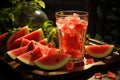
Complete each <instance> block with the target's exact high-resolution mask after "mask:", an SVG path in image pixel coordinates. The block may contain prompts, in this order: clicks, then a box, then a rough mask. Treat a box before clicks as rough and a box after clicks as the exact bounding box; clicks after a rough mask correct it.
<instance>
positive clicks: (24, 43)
mask: <svg viewBox="0 0 120 80" xmlns="http://www.w3.org/2000/svg"><path fill="white" fill-rule="evenodd" d="M29 43H30V40H28V39H24V38H23V39H22V41H21V44H20V47H23V46H26V45H27V44H29Z"/></svg>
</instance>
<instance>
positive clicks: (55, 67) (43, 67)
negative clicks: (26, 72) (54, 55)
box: [34, 55, 71, 70]
mask: <svg viewBox="0 0 120 80" xmlns="http://www.w3.org/2000/svg"><path fill="white" fill-rule="evenodd" d="M70 58H71V56H70V55H68V56H67V57H66V58H65V59H64V60H63V61H61V62H60V63H59V64H56V65H53V66H49V65H43V64H40V63H39V59H37V60H36V61H34V64H35V65H36V66H37V67H39V68H41V69H44V70H56V69H59V68H61V67H63V66H64V65H65V64H66V63H67V62H69V60H70Z"/></svg>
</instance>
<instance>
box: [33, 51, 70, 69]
mask: <svg viewBox="0 0 120 80" xmlns="http://www.w3.org/2000/svg"><path fill="white" fill-rule="evenodd" d="M70 58H71V56H70V55H69V54H59V53H58V54H51V55H48V56H44V57H41V58H39V59H37V60H35V61H34V63H35V65H36V66H38V67H39V68H41V69H44V70H56V69H59V68H61V67H63V66H65V64H66V63H67V62H68V61H69V60H70Z"/></svg>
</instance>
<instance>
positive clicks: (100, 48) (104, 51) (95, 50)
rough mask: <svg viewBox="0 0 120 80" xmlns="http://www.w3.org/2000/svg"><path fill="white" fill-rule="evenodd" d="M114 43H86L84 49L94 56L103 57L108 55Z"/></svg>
mask: <svg viewBox="0 0 120 80" xmlns="http://www.w3.org/2000/svg"><path fill="white" fill-rule="evenodd" d="M113 47H114V45H86V46H85V50H86V52H87V54H88V55H90V56H92V57H95V58H103V57H105V56H107V55H109V54H110V53H111V52H112V50H113Z"/></svg>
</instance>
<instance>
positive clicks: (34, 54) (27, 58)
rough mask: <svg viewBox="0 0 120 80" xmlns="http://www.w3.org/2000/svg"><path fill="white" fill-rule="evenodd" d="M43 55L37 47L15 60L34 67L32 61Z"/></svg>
mask: <svg viewBox="0 0 120 80" xmlns="http://www.w3.org/2000/svg"><path fill="white" fill-rule="evenodd" d="M42 56H43V54H42V53H41V50H40V48H39V47H36V48H35V49H34V50H33V51H29V52H27V53H25V54H22V55H20V56H18V57H17V59H18V60H19V61H21V62H23V63H25V64H27V65H31V66H33V65H34V63H33V62H34V61H35V60H36V59H38V58H40V57H42Z"/></svg>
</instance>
